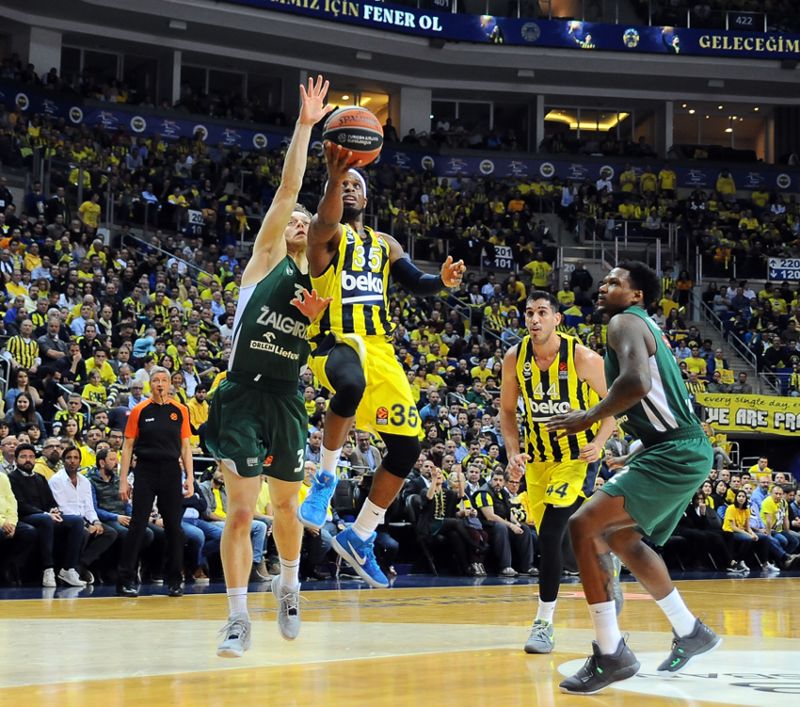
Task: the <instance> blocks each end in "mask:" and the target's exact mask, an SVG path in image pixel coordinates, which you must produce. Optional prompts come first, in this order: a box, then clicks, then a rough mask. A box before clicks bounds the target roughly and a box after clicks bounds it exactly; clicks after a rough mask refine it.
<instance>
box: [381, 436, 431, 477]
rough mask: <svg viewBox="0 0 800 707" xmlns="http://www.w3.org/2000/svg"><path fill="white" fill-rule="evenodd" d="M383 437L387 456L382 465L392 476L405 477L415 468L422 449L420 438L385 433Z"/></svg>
mask: <svg viewBox="0 0 800 707" xmlns="http://www.w3.org/2000/svg"><path fill="white" fill-rule="evenodd" d="M381 439H382V440H383V442H384V444H385V445H386V456H385V457H384V458H383V462H382V464H381V466H383V468H384V469H386V471H388V472H389V473H390V474H391V475H392V476H399V477H400V478H401V479H405V478H406V476H408V475H409V474H410V473H411V469H413V468H414V464H416V462H417V459H419V454H420V451H421V449H422V448H421V447H420V443H419V439H417V438H416V437H406V436H404V435H393V434H384V435H381Z"/></svg>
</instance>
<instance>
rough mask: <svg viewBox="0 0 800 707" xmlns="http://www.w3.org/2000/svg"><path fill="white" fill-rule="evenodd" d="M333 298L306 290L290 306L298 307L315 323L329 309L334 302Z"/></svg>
mask: <svg viewBox="0 0 800 707" xmlns="http://www.w3.org/2000/svg"><path fill="white" fill-rule="evenodd" d="M332 301H333V300H332V298H331V297H320V296H319V295H318V294H317V291H316V290H311V292H309V291H308V290H306V289H305V288H303V291H302V292H301V293H300V296H299V297H295V298H294V299H293V300H292V301H291V302H290V304H293V305H294V306H295V307H297V308H298V309H299V310H300V311H301V312H302V313H303V314H305V315H306V317H308V318H309V320H310V321H312V322H313V321H314V320H315V319H316V318H317V317H318V316H319V315H320V314H322V313H323V312H324V311H325V307H327V306H328V305H329V304H330V303H331V302H332Z"/></svg>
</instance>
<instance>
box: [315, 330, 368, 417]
mask: <svg viewBox="0 0 800 707" xmlns="http://www.w3.org/2000/svg"><path fill="white" fill-rule="evenodd" d="M325 375H326V376H328V380H329V381H330V383H331V385H332V386H333V389H334V395H333V397H332V398H331V403H330V408H331V410H332V411H333V412H334V413H336V414H337V415H339V417H354V416H355V414H356V409H357V408H358V404H359V403H360V402H361V398H362V397H363V395H364V388H366V387H367V383H366V381H365V379H364V368H363V366H362V365H361V359H359V358H358V354H357V353H356V352H355V351H353V349H352V348H350V347H349V346H348V345H347V344H336V346H334V347H333V349H332V350H331V352H330V353H329V354H328V360H327V361H326V363H325Z"/></svg>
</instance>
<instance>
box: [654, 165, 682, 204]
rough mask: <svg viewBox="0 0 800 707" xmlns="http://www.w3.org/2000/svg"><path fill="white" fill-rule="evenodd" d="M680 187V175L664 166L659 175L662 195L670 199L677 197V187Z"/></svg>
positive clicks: (659, 186)
mask: <svg viewBox="0 0 800 707" xmlns="http://www.w3.org/2000/svg"><path fill="white" fill-rule="evenodd" d="M677 185H678V175H677V174H675V171H674V170H673V169H672V168H671V167H670V166H669V165H666V164H665V165H664V166H663V167H662V168H661V171H660V172H659V173H658V188H659V191H660V192H661V194H662V195H663V196H665V197H667V198H669V199H671V198H673V197H674V196H675V187H676V186H677Z"/></svg>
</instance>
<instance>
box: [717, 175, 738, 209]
mask: <svg viewBox="0 0 800 707" xmlns="http://www.w3.org/2000/svg"><path fill="white" fill-rule="evenodd" d="M716 190H717V193H718V194H719V195H720V197H721V198H722V201H728V202H730V201H735V199H736V182H734V181H733V177H732V176H731V173H730V172H729V171H728V170H727V169H723V170H722V171H721V172H720V173H719V176H718V177H717V184H716Z"/></svg>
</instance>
